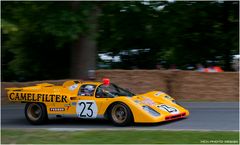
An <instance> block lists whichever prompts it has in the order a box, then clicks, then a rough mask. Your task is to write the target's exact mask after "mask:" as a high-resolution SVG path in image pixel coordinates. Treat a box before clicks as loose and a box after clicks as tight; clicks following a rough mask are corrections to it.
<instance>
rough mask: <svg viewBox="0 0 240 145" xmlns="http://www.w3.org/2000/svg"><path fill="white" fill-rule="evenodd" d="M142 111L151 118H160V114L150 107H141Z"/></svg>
mask: <svg viewBox="0 0 240 145" xmlns="http://www.w3.org/2000/svg"><path fill="white" fill-rule="evenodd" d="M142 108H143V110H145V111H147V112H148V113H149V114H151V115H152V116H155V117H157V116H160V115H161V114H160V113H158V112H157V111H155V110H153V109H152V108H151V107H149V106H142Z"/></svg>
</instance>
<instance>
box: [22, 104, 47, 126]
mask: <svg viewBox="0 0 240 145" xmlns="http://www.w3.org/2000/svg"><path fill="white" fill-rule="evenodd" d="M25 116H26V118H27V120H28V121H29V122H30V123H31V124H35V125H39V124H44V123H46V121H47V120H48V116H47V110H46V107H45V105H44V104H43V103H34V102H33V103H27V104H26V106H25Z"/></svg>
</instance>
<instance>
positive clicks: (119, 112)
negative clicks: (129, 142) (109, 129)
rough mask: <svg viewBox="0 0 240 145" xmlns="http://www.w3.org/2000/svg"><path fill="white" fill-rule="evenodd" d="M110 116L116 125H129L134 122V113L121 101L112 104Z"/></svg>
mask: <svg viewBox="0 0 240 145" xmlns="http://www.w3.org/2000/svg"><path fill="white" fill-rule="evenodd" d="M108 116H109V119H110V120H111V121H112V123H113V124H114V125H116V126H128V125H130V124H132V123H133V115H132V112H131V110H130V108H129V107H128V106H127V105H126V104H124V103H121V102H119V103H115V104H113V105H112V106H111V108H110V109H109V112H108Z"/></svg>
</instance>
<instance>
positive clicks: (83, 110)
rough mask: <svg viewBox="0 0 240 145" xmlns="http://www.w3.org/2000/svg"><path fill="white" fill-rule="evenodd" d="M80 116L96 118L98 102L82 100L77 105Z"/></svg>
mask: <svg viewBox="0 0 240 145" xmlns="http://www.w3.org/2000/svg"><path fill="white" fill-rule="evenodd" d="M76 112H77V116H78V117H79V118H96V117H97V113H98V108H97V104H96V102H95V101H93V100H80V101H78V103H77V106H76Z"/></svg>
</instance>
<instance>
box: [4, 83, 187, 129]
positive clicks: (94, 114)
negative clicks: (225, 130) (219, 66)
mask: <svg viewBox="0 0 240 145" xmlns="http://www.w3.org/2000/svg"><path fill="white" fill-rule="evenodd" d="M6 90H7V94H8V99H9V100H10V101H18V102H21V103H26V106H25V116H26V119H27V120H28V121H29V122H30V123H31V124H43V123H45V122H46V121H47V120H48V119H49V118H51V117H78V118H86V119H95V118H107V119H110V120H111V121H112V122H113V124H114V125H118V126H126V125H129V124H130V123H133V122H135V123H156V122H162V121H170V120H174V119H179V118H185V117H187V116H188V115H189V111H188V110H186V109H185V108H183V107H182V106H180V105H178V104H177V103H176V101H175V100H174V99H173V98H172V97H170V96H169V95H167V94H165V93H163V92H161V91H151V92H147V93H145V94H139V95H135V94H133V93H131V92H130V91H127V90H125V89H122V88H120V87H118V86H117V85H115V84H113V83H110V80H109V79H103V82H82V81H78V80H69V81H66V82H64V83H63V85H62V86H56V85H53V84H49V83H41V84H37V85H36V86H30V87H22V88H7V89H6Z"/></svg>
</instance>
